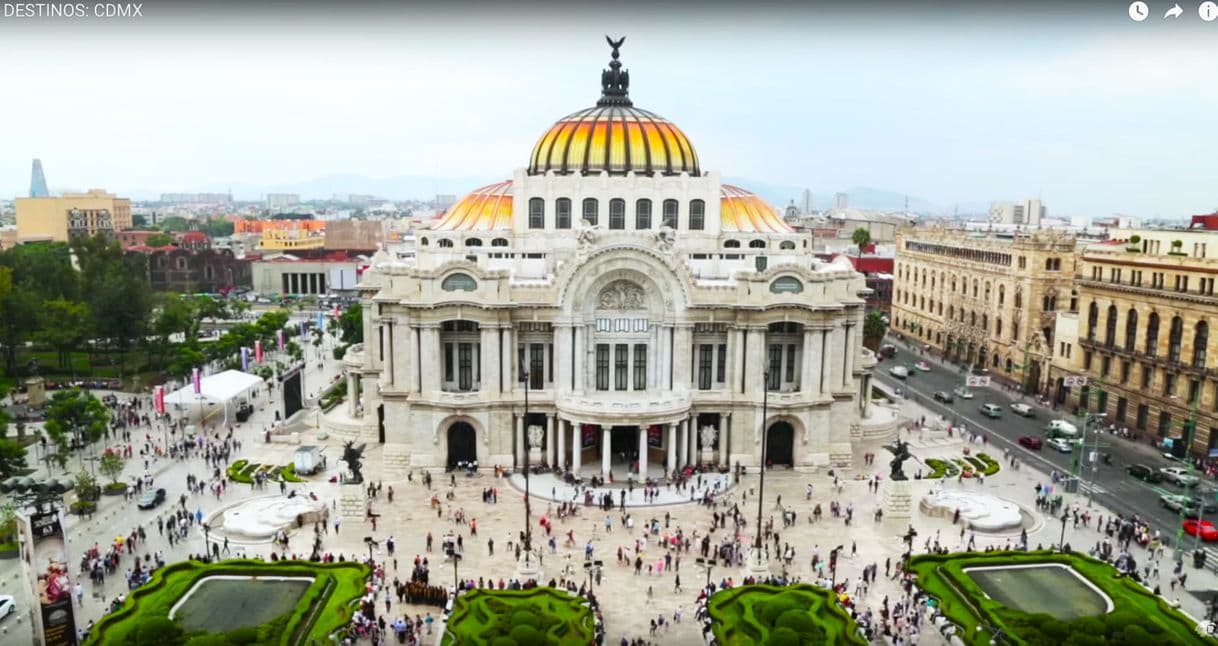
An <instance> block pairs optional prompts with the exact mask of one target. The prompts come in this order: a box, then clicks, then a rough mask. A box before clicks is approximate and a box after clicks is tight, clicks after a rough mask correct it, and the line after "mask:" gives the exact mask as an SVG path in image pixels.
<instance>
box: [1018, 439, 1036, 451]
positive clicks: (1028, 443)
mask: <svg viewBox="0 0 1218 646" xmlns="http://www.w3.org/2000/svg"><path fill="white" fill-rule="evenodd" d="M1019 445H1020V446H1022V447H1025V448H1029V449H1032V450H1035V451H1039V450H1040V445H1041V442H1040V438H1039V437H1034V436H1032V435H1025V436H1023V437H1021V438H1019Z"/></svg>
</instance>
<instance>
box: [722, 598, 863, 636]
mask: <svg viewBox="0 0 1218 646" xmlns="http://www.w3.org/2000/svg"><path fill="white" fill-rule="evenodd" d="M790 590H797V591H800V592H806V593H809V594H812V595H815V596H820V597H822V601H823V605H822V607H821V608H820V612H817V613H815V614H811V616H812V619H813V620H814V621H815V622H816V623H817V624H821V625H824V624H830V623H838V624H840V630H839V631H838V632H839V633H840V634H839V635H836V636H835V635H833V634H832V631H830V630H826V631H825V633H826V636H828V637H829V638H830V641H829V642H828V643H831V644H855V645H859V646H863V645H865V644H867V641H866V640H864V639H863V638H862V636H861V635H860V634H859V625H858V623H857V622H855V620H854V618H853V617H851V616H850V615H849V614H848V613H847V612H846V610H845V609H843V608H842V607H841V606H840V605H839V604H838V603H837V599H835V598H833V592H832V591H830V590H829V589H827V588H822V587H819V586H815V585H812V584H809V583H798V584H793V585H769V584H763V583H759V584H752V585H741V586H736V587H734V588H728V589H726V590H721V591H719V592H717V593H716V594H715V595H713V596H712V597H711V598H710V600H709V601H708V602H707V614H708V615H709V616H710V619H711V631H712V632H713V633H714V635H715V641H716V642H717V643H719V644H727V643H728V641H727V639H726V636H725V635H724V634H723V633H722V626H723V621H721V620H720V618H717V617H716V616H715V615H716V614H718V613H720V612H723V606H725V605H727V604H732V603H740V600H739V597H742V596H745V595H749V594H754V595H757V593H763V592H764V593H768V595H767V598H769V597H773V596H775V595H779V594H782V593H783V592H787V591H790ZM719 595H726V596H727V598H726V599H720V600H719V601H717V602H716V598H718V597H719ZM756 607H757V604H756V603H753V604H752V605H751V606H750V607H749V612H748V613H746V614H751V611H752V609H753V608H756ZM835 637H837V639H834V638H835Z"/></svg>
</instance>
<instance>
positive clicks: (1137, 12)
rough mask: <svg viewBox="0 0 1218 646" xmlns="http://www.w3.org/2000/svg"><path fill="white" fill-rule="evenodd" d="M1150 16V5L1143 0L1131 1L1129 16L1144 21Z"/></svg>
mask: <svg viewBox="0 0 1218 646" xmlns="http://www.w3.org/2000/svg"><path fill="white" fill-rule="evenodd" d="M1149 17H1150V7H1148V6H1147V5H1146V3H1145V2H1142V0H1137V2H1131V3H1129V18H1130V19H1131V20H1133V21H1134V22H1142V21H1143V20H1146V19H1147V18H1149Z"/></svg>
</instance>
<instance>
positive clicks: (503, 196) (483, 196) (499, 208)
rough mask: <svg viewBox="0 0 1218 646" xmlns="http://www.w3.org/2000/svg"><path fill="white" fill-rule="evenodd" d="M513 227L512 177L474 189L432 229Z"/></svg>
mask: <svg viewBox="0 0 1218 646" xmlns="http://www.w3.org/2000/svg"><path fill="white" fill-rule="evenodd" d="M511 228H512V180H506V181H503V182H499V183H497V184H490V185H488V186H483V187H482V188H478V189H474V190H473V191H471V192H470V194H469V195H466V196H465V197H463V198H461V200H460V201H458V202H457V203H456V204H454V205H452V206H451V207H450V208H449V209H448V211H446V212H445V213H444V215H442V216H440V221H439V222H437V223H436V225H435V226H434V227H432V230H433V231H458V230H459V231H490V230H492V229H511Z"/></svg>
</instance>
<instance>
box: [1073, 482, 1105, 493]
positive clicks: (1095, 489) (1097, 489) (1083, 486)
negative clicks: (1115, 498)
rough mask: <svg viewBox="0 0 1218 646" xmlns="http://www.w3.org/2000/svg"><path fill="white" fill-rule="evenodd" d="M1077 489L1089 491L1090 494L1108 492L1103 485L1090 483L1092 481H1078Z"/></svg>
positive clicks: (1083, 491) (1082, 491)
mask: <svg viewBox="0 0 1218 646" xmlns="http://www.w3.org/2000/svg"><path fill="white" fill-rule="evenodd" d="M1078 490H1079V491H1080V492H1081V493H1090V494H1105V493H1108V490H1107V489H1105V488H1104V487H1102V486H1100V485H1098V484H1095V483H1092V482H1080V483H1078Z"/></svg>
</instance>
